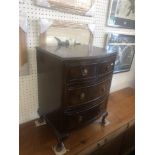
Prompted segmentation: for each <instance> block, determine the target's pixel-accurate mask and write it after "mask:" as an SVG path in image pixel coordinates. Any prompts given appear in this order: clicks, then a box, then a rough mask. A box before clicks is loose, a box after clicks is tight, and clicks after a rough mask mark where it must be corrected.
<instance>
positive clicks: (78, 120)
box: [65, 104, 105, 130]
mask: <svg viewBox="0 0 155 155" xmlns="http://www.w3.org/2000/svg"><path fill="white" fill-rule="evenodd" d="M103 107H104V105H103V104H101V105H99V106H97V107H93V108H92V109H89V110H84V111H82V112H75V113H74V114H71V115H70V114H65V122H66V130H71V129H75V128H79V127H81V126H83V125H85V124H88V123H90V122H92V121H93V120H96V119H97V118H99V117H100V116H101V115H102V114H103V112H105V110H104V108H103Z"/></svg>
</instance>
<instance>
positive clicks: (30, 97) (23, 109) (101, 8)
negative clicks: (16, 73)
mask: <svg viewBox="0 0 155 155" xmlns="http://www.w3.org/2000/svg"><path fill="white" fill-rule="evenodd" d="M108 3H109V0H96V3H95V12H94V15H93V17H84V16H77V15H71V14H65V13H60V12H56V11H53V10H49V9H45V8H40V7H36V6H34V5H33V3H32V0H20V4H19V10H20V14H25V15H26V16H27V17H28V26H29V30H28V34H27V47H28V55H29V74H28V75H25V76H21V77H20V88H19V89H20V97H19V100H20V105H19V115H20V120H19V121H20V123H23V122H27V121H30V120H32V119H35V118H37V117H38V114H37V108H38V93H37V91H38V88H37V68H36V55H35V53H36V51H35V47H36V46H38V45H39V39H38V23H37V20H39V18H50V19H59V20H71V21H75V22H81V23H94V24H95V25H96V28H95V34H94V45H95V46H98V47H103V46H104V42H105V35H106V33H107V32H109V31H113V32H119V33H124V34H131V35H132V34H134V30H128V29H116V28H108V27H106V19H107V13H108ZM128 86H134V62H133V64H132V67H131V70H130V71H129V72H124V73H119V74H115V75H114V76H113V80H112V86H111V92H113V91H116V90H119V89H122V88H125V87H128Z"/></svg>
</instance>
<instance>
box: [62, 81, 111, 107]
mask: <svg viewBox="0 0 155 155" xmlns="http://www.w3.org/2000/svg"><path fill="white" fill-rule="evenodd" d="M110 84H111V78H108V79H106V80H105V81H102V82H101V83H97V84H94V85H91V86H87V87H78V88H77V87H71V88H69V89H68V90H67V93H66V99H65V100H66V101H65V104H66V105H67V106H76V105H80V104H87V103H90V102H94V101H96V100H98V99H100V98H103V96H106V95H107V94H108V93H109V89H110Z"/></svg>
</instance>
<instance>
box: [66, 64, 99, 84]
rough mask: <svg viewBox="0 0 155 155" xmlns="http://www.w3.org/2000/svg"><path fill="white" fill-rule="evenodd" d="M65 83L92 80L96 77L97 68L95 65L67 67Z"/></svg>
mask: <svg viewBox="0 0 155 155" xmlns="http://www.w3.org/2000/svg"><path fill="white" fill-rule="evenodd" d="M66 70H67V76H66V78H67V81H69V82H74V81H81V80H84V79H93V78H96V75H97V72H96V70H97V67H96V63H93V64H76V65H72V64H71V65H68V66H67V68H66Z"/></svg>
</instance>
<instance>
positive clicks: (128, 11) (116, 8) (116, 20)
mask: <svg viewBox="0 0 155 155" xmlns="http://www.w3.org/2000/svg"><path fill="white" fill-rule="evenodd" d="M109 6H110V8H109V15H108V20H107V25H108V26H112V27H119V28H128V29H134V28H135V0H111V2H110V5H109Z"/></svg>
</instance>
